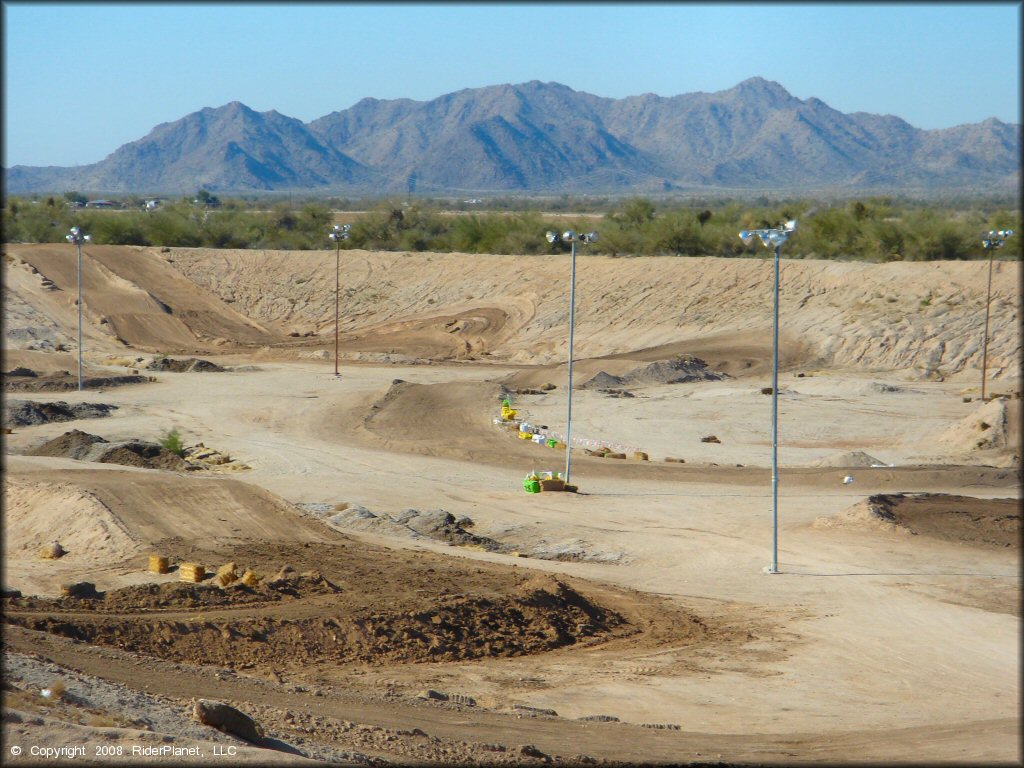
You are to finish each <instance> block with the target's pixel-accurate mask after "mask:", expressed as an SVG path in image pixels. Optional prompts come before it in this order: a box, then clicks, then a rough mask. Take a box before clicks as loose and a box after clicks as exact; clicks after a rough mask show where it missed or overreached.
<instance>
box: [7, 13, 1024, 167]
mask: <svg viewBox="0 0 1024 768" xmlns="http://www.w3.org/2000/svg"><path fill="white" fill-rule="evenodd" d="M3 12H4V25H3V36H4V40H3V42H4V46H3V52H4V62H3V63H4V92H3V96H4V105H3V106H4V110H3V112H4V124H3V130H4V156H3V165H4V166H5V167H10V166H13V165H61V166H70V165H84V164H88V163H94V162H98V161H100V160H102V159H103V158H105V157H106V156H107V155H109V154H110V153H111V152H113V151H114V150H115V149H117V148H118V147H119V146H121V145H122V144H125V143H127V142H130V141H134V140H136V139H140V138H142V137H143V136H145V135H146V134H148V133H149V131H150V130H152V129H153V128H154V127H155V126H157V125H158V124H160V123H165V122H171V121H174V120H178V119H180V118H182V117H184V116H185V115H187V114H190V113H192V112H195V111H197V110H199V109H202V108H203V107H219V106H222V105H224V104H227V103H228V102H231V101H241V102H243V103H245V104H247V105H248V106H250V107H252V108H253V109H256V110H258V111H265V110H271V109H274V110H277V111H278V112H281V113H283V114H285V115H288V116H290V117H295V118H298V119H300V120H303V121H306V122H308V121H310V120H314V119H316V118H318V117H322V116H323V115H326V114H328V113H330V112H334V111H337V110H342V109H346V108H348V107H350V106H352V105H353V104H355V103H356V102H357V101H359V100H360V99H362V98H365V97H368V96H369V97H374V98H378V99H395V98H411V99H416V100H428V99H432V98H435V97H437V96H441V95H443V94H446V93H450V92H452V91H457V90H460V89H463V88H476V87H481V86H486V85H496V84H500V83H523V82H527V81H529V80H542V81H545V82H559V83H563V84H565V85H567V86H569V87H571V88H573V89H575V90H578V91H586V92H588V93H593V94H596V95H598V96H607V97H613V98H622V97H625V96H631V95H636V94H641V93H655V94H658V95H659V96H676V95H679V94H682V93H690V92H694V91H705V92H713V91H719V90H724V89H727V88H731V87H732V86H734V85H736V84H737V83H739V82H741V81H743V80H745V79H746V78H748V77H754V76H760V77H765V78H767V79H769V80H774V81H776V82H778V83H779V84H781V85H782V86H783V87H784V88H786V90H788V91H789V92H790V93H792V94H793V95H794V96H796V97H798V98H801V99H808V98H811V97H812V96H813V97H817V98H819V99H821V100H822V101H824V102H825V103H826V104H828V105H829V106H831V107H834V108H835V109H838V110H840V111H842V112H871V113H876V114H892V115H897V116H899V117H901V118H903V119H904V120H906V121H907V122H909V123H910V124H911V125H913V126H915V127H918V128H926V129H934V128H949V127H952V126H955V125H960V124H963V123H973V122H980V121H982V120H985V119H987V118H989V117H996V118H999V119H1000V120H1003V121H1006V122H1014V123H1019V122H1020V120H1021V117H1020V75H1019V72H1020V64H1021V57H1020V24H1021V4H1020V3H1010V2H1007V3H991V4H984V3H963V4H960V3H935V4H929V3H908V4H891V3H889V4H867V3H822V4H812V3H806V4H777V3H759V4H739V3H719V4H703V3H652V4H637V3H630V4H626V3H622V4H619V3H601V4H586V3H573V4H564V5H552V4H541V3H487V4H483V3H481V4H473V3H449V4H445V3H395V4H383V3H354V4H349V3H308V4H287V5H286V4H277V3H253V4H245V3H232V4H213V3H175V4H156V3H147V4H132V3H69V4H63V3H49V2H46V3H42V2H39V3H29V2H17V1H15V2H4V3H3Z"/></svg>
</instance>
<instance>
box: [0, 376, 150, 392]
mask: <svg viewBox="0 0 1024 768" xmlns="http://www.w3.org/2000/svg"><path fill="white" fill-rule="evenodd" d="M148 381H149V377H148V376H142V375H134V374H129V375H125V376H83V377H82V388H83V389H106V388H107V387H123V386H125V385H128V384H145V383H146V382H148ZM75 389H78V376H77V375H73V374H72V373H71V372H70V371H54V372H52V373H47V374H40V373H37V372H35V371H33V372H32V373H31V374H29V375H22V376H13V375H5V376H4V391H5V392H70V391H72V390H75Z"/></svg>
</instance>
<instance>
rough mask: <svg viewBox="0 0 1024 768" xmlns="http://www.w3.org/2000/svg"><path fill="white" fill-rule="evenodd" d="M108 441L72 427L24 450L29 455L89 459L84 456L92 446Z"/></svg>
mask: <svg viewBox="0 0 1024 768" xmlns="http://www.w3.org/2000/svg"><path fill="white" fill-rule="evenodd" d="M107 442H108V441H107V440H106V439H104V438H102V437H100V436H99V435H90V434H89V433H88V432H83V431H81V430H80V429H72V430H71V431H70V432H65V433H64V434H63V435H61V436H60V437H55V438H53V439H52V440H48V441H46V442H45V443H43V444H42V445H40V446H39V447H37V448H33V449H31V450H28V451H25V453H26V454H27V455H29V456H55V457H60V458H65V459H78V460H79V461H89V460H90V459H87V458H86V457H87V456H88V455H89V453H90V452H91V451H92V449H93V447H94V446H96V445H98V444H101V443H107Z"/></svg>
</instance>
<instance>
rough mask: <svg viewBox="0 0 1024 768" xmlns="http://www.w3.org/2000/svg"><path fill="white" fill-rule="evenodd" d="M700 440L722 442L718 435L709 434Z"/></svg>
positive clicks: (703, 441)
mask: <svg viewBox="0 0 1024 768" xmlns="http://www.w3.org/2000/svg"><path fill="white" fill-rule="evenodd" d="M700 441H701V442H702V443H720V442H722V441H721V440H719V439H718V437H717V436H716V435H707V436H706V437H702V438H701V439H700Z"/></svg>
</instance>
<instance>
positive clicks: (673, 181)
mask: <svg viewBox="0 0 1024 768" xmlns="http://www.w3.org/2000/svg"><path fill="white" fill-rule="evenodd" d="M1019 183H1020V125H1019V124H1009V123H1004V122H1001V121H999V120H997V119H995V118H990V119H988V120H985V121H984V122H981V123H975V124H967V125H960V126H957V127H954V128H947V129H942V130H922V129H918V128H914V127H913V126H911V125H910V124H908V123H907V122H905V121H904V120H902V119H900V118H899V117H894V116H891V115H874V114H869V113H864V112H855V113H851V114H845V113H842V112H839V111H837V110H835V109H832V108H831V107H829V106H828V105H827V104H825V103H824V102H823V101H821V100H819V99H817V98H810V99H807V100H802V99H798V98H796V97H794V96H792V95H791V94H790V93H788V92H787V91H786V89H785V88H783V87H782V86H781V85H779V84H778V83H775V82H771V81H768V80H765V79H763V78H757V77H755V78H751V79H749V80H745V81H743V82H742V83H740V84H739V85H737V86H735V87H733V88H730V89H728V90H724V91H718V92H715V93H703V92H696V93H688V94H683V95H679V96H672V97H662V96H657V95H655V94H651V93H647V94H643V95H640V96H629V97H626V98H623V99H613V98H605V97H600V96H595V95H592V94H589V93H584V92H581V91H575V90H573V89H571V88H569V87H567V86H565V85H560V84H558V83H542V82H539V81H531V82H528V83H523V84H520V85H494V86H488V87H484V88H471V89H465V90H460V91H456V92H454V93H450V94H447V95H444V96H440V97H438V98H436V99H432V100H430V101H413V100H411V99H394V100H378V99H372V98H366V99H363V100H361V101H359V102H358V103H356V104H355V105H353V106H352V107H350V108H348V109H345V110H342V111H339V112H332V113H331V114H328V115H325V116H323V117H320V118H318V119H316V120H313V121H312V122H309V123H303V122H302V121H300V120H297V119H295V118H291V117H288V116H286V115H282V114H280V113H279V112H276V111H273V110H271V111H269V112H256V111H254V110H252V109H250V108H249V107H247V106H245V105H244V104H242V103H240V102H232V103H230V104H227V105H225V106H222V107H218V108H205V109H201V110H199V111H198V112H194V113H192V114H190V115H186V116H185V117H183V118H181V119H180V120H177V121H174V122H171V123H163V124H161V125H158V126H157V127H156V128H154V129H153V130H152V131H151V132H150V133H149V134H148V135H147V136H145V137H144V138H141V139H139V140H137V141H133V142H130V143H128V144H125V145H123V146H121V147H120V148H118V149H117V150H115V151H114V152H113V153H111V154H110V155H109V156H108V157H107V158H105V159H104V160H102V161H100V162H98V163H94V164H92V165H84V166H76V167H71V168H62V167H53V166H49V167H31V166H14V167H12V168H9V169H5V170H4V187H5V192H6V193H7V194H28V193H56V192H65V191H72V190H75V191H80V192H83V193H90V194H97V193H99V194H144V195H157V194H180V193H194V192H195V191H196V190H198V189H200V188H205V189H207V190H210V191H215V192H218V193H236V194H248V193H271V192H284V191H288V192H296V191H301V192H310V193H322V194H334V195H350V196H370V195H393V194H408V193H415V194H421V195H453V194H454V195H468V194H561V193H586V194H613V195H614V194H663V193H698V192H699V193H714V192H719V193H728V194H736V193H743V192H767V191H786V192H813V191H834V192H844V191H845V192H850V193H860V192H887V193H893V192H896V193H899V192H918V193H935V192H944V191H950V190H958V191H961V192H965V191H974V192H992V191H998V192H1008V191H1014V190H1016V189H1017V188H1018V186H1019Z"/></svg>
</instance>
